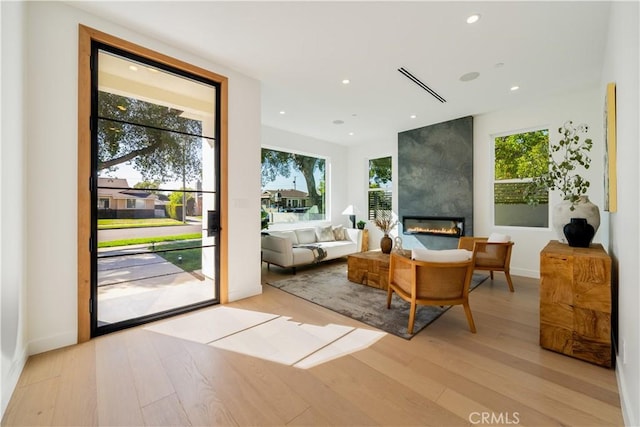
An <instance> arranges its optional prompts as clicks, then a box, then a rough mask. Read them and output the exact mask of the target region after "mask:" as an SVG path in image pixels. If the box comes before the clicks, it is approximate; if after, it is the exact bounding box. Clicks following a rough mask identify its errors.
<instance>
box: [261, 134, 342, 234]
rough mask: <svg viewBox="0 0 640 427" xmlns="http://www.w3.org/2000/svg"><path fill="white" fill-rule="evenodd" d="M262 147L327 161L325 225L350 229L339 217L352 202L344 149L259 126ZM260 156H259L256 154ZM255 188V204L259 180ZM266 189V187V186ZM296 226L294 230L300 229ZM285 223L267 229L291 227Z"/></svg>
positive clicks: (325, 142)
mask: <svg viewBox="0 0 640 427" xmlns="http://www.w3.org/2000/svg"><path fill="white" fill-rule="evenodd" d="M262 146H263V147H265V148H272V149H280V150H284V151H291V152H295V153H299V154H304V155H310V156H314V157H323V158H326V159H327V165H328V167H327V170H326V179H327V188H330V196H329V199H328V200H327V212H328V214H329V216H328V218H327V221H325V222H326V223H331V224H343V225H344V226H349V227H350V224H351V223H350V222H349V217H348V216H345V215H342V211H343V210H344V209H345V208H346V207H347V206H348V205H350V204H352V202H351V201H350V200H349V197H348V192H347V187H348V182H349V181H348V174H347V171H348V170H349V169H350V167H351V165H349V163H348V162H347V148H346V147H344V146H342V145H338V144H333V143H331V142H327V141H322V140H319V139H315V138H312V137H309V136H305V135H300V134H297V133H292V132H287V131H284V130H282V129H276V128H273V127H270V126H262ZM258 155H260V153H258ZM256 186H257V188H258V196H257V198H258V201H259V199H260V179H259V178H258V180H257V181H256ZM267 187H268V185H267ZM301 225H304V224H301V223H296V224H295V227H300V226H301ZM291 227H292V226H289V225H287V224H273V225H270V226H269V229H271V230H285V229H287V228H291Z"/></svg>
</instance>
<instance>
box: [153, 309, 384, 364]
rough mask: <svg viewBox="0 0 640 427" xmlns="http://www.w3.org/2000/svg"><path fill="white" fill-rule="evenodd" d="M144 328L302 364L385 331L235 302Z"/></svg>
mask: <svg viewBox="0 0 640 427" xmlns="http://www.w3.org/2000/svg"><path fill="white" fill-rule="evenodd" d="M144 329H146V330H149V331H153V332H158V333H161V334H165V335H171V336H174V337H178V338H182V339H186V340H190V341H195V342H199V343H202V344H207V345H210V346H212V347H216V348H220V349H223V350H229V351H233V352H236V353H241V354H246V355H249V356H253V357H258V358H261V359H264V360H269V361H272V362H277V363H281V364H285V365H289V366H294V367H297V368H302V369H308V368H311V367H313V366H316V365H319V364H321V363H325V362H328V361H330V360H333V359H336V358H338V357H342V356H344V355H347V354H350V353H353V352H356V351H359V350H362V349H365V348H367V347H369V346H370V345H372V344H374V343H375V342H376V341H378V340H379V339H380V338H382V337H383V336H385V335H386V333H385V332H380V331H374V330H369V329H360V328H353V327H351V326H342V325H335V324H328V325H324V326H317V325H309V324H304V323H298V322H294V321H292V320H291V318H290V317H284V316H280V315H277V314H271V313H262V312H258V311H250V310H242V309H238V308H230V307H214V308H211V309H205V310H200V311H198V312H196V313H193V314H188V315H185V316H182V317H179V318H176V319H170V320H166V321H163V322H159V323H155V324H153V325H150V326H147V327H145V328H144Z"/></svg>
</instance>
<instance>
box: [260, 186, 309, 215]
mask: <svg viewBox="0 0 640 427" xmlns="http://www.w3.org/2000/svg"><path fill="white" fill-rule="evenodd" d="M261 200H262V206H263V207H264V208H265V209H277V210H279V211H285V212H304V211H306V210H307V209H308V208H310V207H311V206H309V194H308V193H305V192H304V191H300V190H282V189H280V190H266V191H264V192H263V193H262V196H261Z"/></svg>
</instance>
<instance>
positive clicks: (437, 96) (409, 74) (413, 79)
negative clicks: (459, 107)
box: [398, 67, 447, 103]
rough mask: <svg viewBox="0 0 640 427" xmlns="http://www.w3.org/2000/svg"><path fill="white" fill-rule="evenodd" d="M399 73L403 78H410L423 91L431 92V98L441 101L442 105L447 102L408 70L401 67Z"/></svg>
mask: <svg viewBox="0 0 640 427" xmlns="http://www.w3.org/2000/svg"><path fill="white" fill-rule="evenodd" d="M398 71H400V73H402V75H403V76H405V77H406V78H408V79H409V80H411V81H412V82H414V83H415V84H417V85H418V86H420V87H421V88H422V89H424V90H426V91H427V92H429V94H431V96H433V97H434V98H435V99H437V100H438V101H440V102H442V103H444V102H447V100H446V99H444V98H443V97H441V96H440V95H438V94H437V93H436V91H435V90H433V89H431V88H430V87H429V86H427V85H426V84H424V83H423V82H422V81H420V79H419V78H417V77H416V76H414V75H413V74H411V73H410V72H409V71H408V70H407V69H406V68H404V67H400V68H398Z"/></svg>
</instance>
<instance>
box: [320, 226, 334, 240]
mask: <svg viewBox="0 0 640 427" xmlns="http://www.w3.org/2000/svg"><path fill="white" fill-rule="evenodd" d="M316 240H317V241H318V242H333V241H334V240H336V238H335V237H334V235H333V227H331V226H330V225H329V226H326V227H316Z"/></svg>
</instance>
